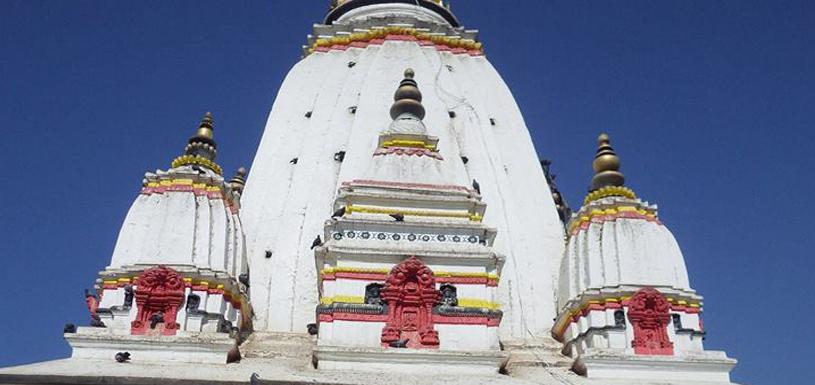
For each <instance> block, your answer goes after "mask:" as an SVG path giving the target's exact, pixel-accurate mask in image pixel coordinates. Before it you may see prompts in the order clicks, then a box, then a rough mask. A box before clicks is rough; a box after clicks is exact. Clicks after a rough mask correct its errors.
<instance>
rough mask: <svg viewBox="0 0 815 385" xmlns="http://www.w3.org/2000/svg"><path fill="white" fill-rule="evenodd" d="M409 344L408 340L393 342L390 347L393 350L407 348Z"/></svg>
mask: <svg viewBox="0 0 815 385" xmlns="http://www.w3.org/2000/svg"><path fill="white" fill-rule="evenodd" d="M407 343H408V340H399V341H393V342H391V343H390V344H388V345H389V346H390V347H392V348H406V347H407Z"/></svg>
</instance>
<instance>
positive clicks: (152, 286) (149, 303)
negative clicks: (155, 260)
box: [130, 266, 185, 335]
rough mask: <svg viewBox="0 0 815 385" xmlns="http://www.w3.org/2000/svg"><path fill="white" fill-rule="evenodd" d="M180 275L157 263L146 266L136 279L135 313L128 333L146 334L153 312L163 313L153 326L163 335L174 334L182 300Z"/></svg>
mask: <svg viewBox="0 0 815 385" xmlns="http://www.w3.org/2000/svg"><path fill="white" fill-rule="evenodd" d="M184 287H185V286H184V278H183V277H182V276H181V274H179V273H178V272H177V271H175V270H173V269H171V268H169V267H166V266H158V267H153V268H150V269H147V270H145V271H144V273H142V275H140V276H139V278H137V280H136V288H135V297H136V306H137V308H138V313H137V314H136V319H135V320H133V322H131V323H130V333H131V334H134V335H142V334H148V333H149V331H150V330H153V329H152V328H151V324H152V323H155V321H154V319H153V316H154V315H158V314H163V319H164V322H163V323H159V324H158V325H156V329H155V330H159V332H160V333H161V334H163V335H175V333H176V331H177V330H178V328H179V325H178V323H176V322H175V318H176V314H177V313H178V309H179V307H181V303H183V302H184Z"/></svg>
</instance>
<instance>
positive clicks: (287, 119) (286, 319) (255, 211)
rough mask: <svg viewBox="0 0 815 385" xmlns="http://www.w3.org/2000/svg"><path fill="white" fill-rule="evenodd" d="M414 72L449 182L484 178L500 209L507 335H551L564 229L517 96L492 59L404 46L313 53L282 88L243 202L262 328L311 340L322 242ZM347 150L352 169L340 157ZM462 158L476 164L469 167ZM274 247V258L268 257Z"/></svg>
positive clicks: (493, 207)
mask: <svg viewBox="0 0 815 385" xmlns="http://www.w3.org/2000/svg"><path fill="white" fill-rule="evenodd" d="M352 61H353V62H354V63H356V64H355V65H354V66H353V67H349V66H348V63H349V62H352ZM446 65H450V66H451V68H452V70H448V68H447V67H446ZM407 67H411V68H413V69H414V70H415V72H416V80H417V82H418V83H419V88H420V89H421V90H422V93H423V95H424V99H423V104H424V106H425V108H426V110H427V116H426V118H425V119H424V122H425V124H426V126H427V128H428V133H429V134H430V135H434V136H438V137H439V151H440V153H441V155H442V156H443V157H445V161H444V162H442V167H444V168H445V172H444V174H445V175H451V176H453V178H454V180H455V181H456V183H462V184H465V185H467V184H469V182H470V181H471V180H472V179H477V180H478V181H479V184H480V185H481V191H482V195H483V197H484V202H486V203H487V204H488V209H487V213H486V217H485V219H484V222H485V224H487V225H488V226H491V227H495V228H497V230H498V237H497V239H496V244H495V248H496V250H497V251H498V252H500V253H502V254H504V255H506V256H507V263H506V265H505V267H504V272H503V276H502V280H501V283H500V287H499V292H500V300H499V301H500V302H501V303H503V304H504V310H505V312H506V313H505V317H504V320H503V322H502V325H501V332H502V335H503V336H504V337H505V338H530V337H532V336H543V335H546V333H548V329H549V328H550V327H551V325H552V319H553V318H554V316H555V304H554V282H555V275H556V274H555V273H556V272H557V267H558V265H559V263H560V258H561V256H562V253H563V241H562V239H563V238H562V237H563V232H562V226H561V224H560V222H559V219H558V216H557V213H556V211H555V208H554V203H553V201H552V198H551V195H550V193H549V188H548V186H547V184H546V181H545V179H544V176H543V173H542V171H541V169H540V166H539V164H538V158H537V155H536V153H535V150H534V147H533V145H532V141H531V138H530V135H529V132H528V131H527V128H526V125H525V123H524V121H523V117H522V116H521V114H520V111H519V110H518V107H517V105H516V103H515V101H514V99H513V98H512V95H511V94H510V92H509V90H508V88H507V87H506V85H505V84H504V82H503V80H502V79H501V78H500V76H499V75H498V73H497V72H496V71H495V69H494V68H493V67H492V65H490V63H489V62H488V61H487V59H486V58H484V57H471V56H468V55H453V54H451V53H440V52H438V51H436V50H435V49H433V48H431V47H425V48H422V47H420V46H419V45H417V44H415V43H411V42H392V41H388V42H386V43H385V44H384V45H382V46H370V47H368V48H366V49H357V48H349V49H347V50H345V51H333V52H330V53H316V54H313V55H310V56H308V57H307V58H305V59H304V60H302V61H301V62H299V63H298V64H296V65H295V66H294V68H293V69H292V71H291V72H290V73H289V75H288V76H287V78H286V80H285V81H284V83H283V85H282V86H281V89H280V92H279V94H278V98H277V100H276V101H275V104H274V106H273V108H272V112H271V114H270V117H269V120H268V123H267V126H266V130H265V132H264V135H263V139H262V140H261V143H260V146H259V149H258V152H257V155H256V158H255V161H254V163H253V166H252V170H251V174H250V177H249V180H248V183H247V186H246V190H245V192H244V195H243V198H242V203H243V220H244V226H245V229H246V231H247V234H248V236H247V247H248V250H249V262H250V264H251V273H252V282H253V287H252V290H253V291H252V302H253V305H254V309H255V313H256V315H257V322H256V324H255V325H256V328H257V329H259V330H272V331H294V332H304V331H305V327H306V324H308V323H309V322H312V321H311V320H313V318H314V306H316V304H317V278H316V272H315V269H314V268H313V258H314V256H313V253H312V250H311V249H310V246H311V242H312V240H313V239H314V237H316V236H317V235H318V234H322V227H323V222H324V221H325V220H326V219H327V218H328V217H329V216H330V215H331V213H332V210H331V209H332V203H333V199H334V197H335V193H336V191H337V189H338V187H339V184H340V183H341V182H342V181H350V180H353V179H359V178H361V177H362V176H363V172H364V171H365V170H366V169H367V166H368V164H369V162H370V161H371V155H372V154H373V152H374V149H375V148H376V144H377V138H378V133H379V132H380V131H381V130H382V129H383V128H384V127H386V126H387V125H388V124H389V123H390V121H391V120H390V116H389V114H388V109H389V107H390V105H391V103H392V95H393V92H394V91H395V90H396V86H397V85H398V83H399V81H400V80H401V78H402V72H403V70H404V68H407ZM352 106H355V107H357V109H356V113H355V114H352V113H351V112H350V111H349V107H352ZM449 110H454V111H455V112H456V117H455V118H452V119H451V118H450V117H449V115H448V111H449ZM309 111H311V112H312V115H311V118H307V117H305V114H306V112H309ZM490 118H492V119H494V121H495V122H496V124H495V125H494V126H493V125H492V124H491V122H490ZM340 150H343V151H346V157H345V161H344V162H342V163H338V162H335V161H334V159H333V154H334V153H335V152H337V151H340ZM461 155H465V156H467V157H468V158H469V163H468V164H467V165H466V167H465V165H464V163H463V162H462V161H461V160H460V156H461ZM294 158H298V162H297V164H296V165H294V164H291V163H290V160H292V159H294ZM266 250H269V251H272V253H273V256H272V258H270V259H266V258H265V257H264V254H265V252H266Z"/></svg>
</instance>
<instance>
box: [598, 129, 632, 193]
mask: <svg viewBox="0 0 815 385" xmlns="http://www.w3.org/2000/svg"><path fill="white" fill-rule="evenodd" d="M597 142H598V144H599V147H598V148H597V155H595V156H594V162H592V164H591V166H592V168H594V177H593V178H591V190H592V191H596V190H599V189H601V188H603V187H608V186H617V187H620V186H622V185H623V184H625V176H624V175H623V173H621V172H620V157H619V156H617V153H616V152H614V149H613V148H612V147H611V140H610V139H609V137H608V134H606V133H602V134H600V136H599V137H598V138H597Z"/></svg>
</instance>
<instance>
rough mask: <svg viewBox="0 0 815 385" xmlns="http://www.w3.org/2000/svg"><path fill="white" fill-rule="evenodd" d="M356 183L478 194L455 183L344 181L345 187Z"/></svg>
mask: <svg viewBox="0 0 815 385" xmlns="http://www.w3.org/2000/svg"><path fill="white" fill-rule="evenodd" d="M354 185H370V186H377V187H386V188H408V189H434V190H452V191H459V192H462V193H467V194H476V191H475V190H473V189H471V188H469V187H465V186H459V185H454V184H430V183H403V182H387V181H381V180H370V179H354V180H352V181H350V182H342V186H343V187H352V186H354Z"/></svg>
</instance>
